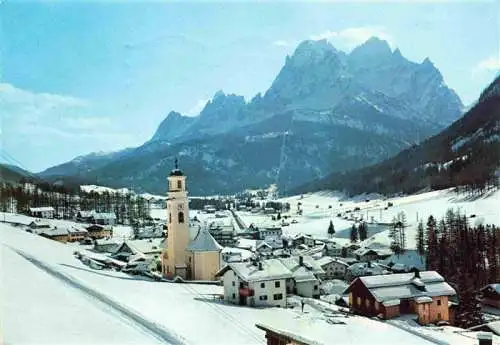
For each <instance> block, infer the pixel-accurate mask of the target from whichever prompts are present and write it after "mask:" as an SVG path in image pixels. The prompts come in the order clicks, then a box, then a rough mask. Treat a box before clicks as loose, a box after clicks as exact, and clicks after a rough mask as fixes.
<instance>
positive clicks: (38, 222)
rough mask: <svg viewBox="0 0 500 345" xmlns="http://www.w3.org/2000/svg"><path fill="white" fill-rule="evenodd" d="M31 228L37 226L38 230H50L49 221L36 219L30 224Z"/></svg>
mask: <svg viewBox="0 0 500 345" xmlns="http://www.w3.org/2000/svg"><path fill="white" fill-rule="evenodd" d="M29 226H31V227H33V226H35V227H37V228H49V227H50V223H49V222H48V221H46V220H42V219H35V220H34V221H32V222H31V223H29Z"/></svg>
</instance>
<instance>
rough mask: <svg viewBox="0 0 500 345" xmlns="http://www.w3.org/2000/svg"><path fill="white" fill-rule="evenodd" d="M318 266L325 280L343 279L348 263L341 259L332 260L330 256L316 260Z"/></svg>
mask: <svg viewBox="0 0 500 345" xmlns="http://www.w3.org/2000/svg"><path fill="white" fill-rule="evenodd" d="M316 262H317V263H318V265H320V266H321V268H322V269H323V271H325V276H324V278H325V279H328V280H330V279H344V278H345V276H346V272H347V268H349V265H350V264H349V263H347V262H346V261H345V260H342V258H332V257H330V256H323V257H322V258H319V259H317V260H316Z"/></svg>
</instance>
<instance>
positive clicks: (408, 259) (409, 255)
mask: <svg viewBox="0 0 500 345" xmlns="http://www.w3.org/2000/svg"><path fill="white" fill-rule="evenodd" d="M383 263H384V264H386V265H389V264H391V263H392V264H394V266H396V265H397V264H400V265H403V266H404V268H405V269H407V270H410V269H411V268H413V267H414V268H417V269H419V270H424V269H425V257H423V256H421V255H420V254H418V251H417V250H415V249H407V250H405V252H404V253H401V254H393V255H391V256H389V257H388V258H387V259H385V260H384V261H383ZM394 266H393V267H394ZM399 267H400V266H396V269H399Z"/></svg>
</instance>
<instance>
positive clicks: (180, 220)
mask: <svg viewBox="0 0 500 345" xmlns="http://www.w3.org/2000/svg"><path fill="white" fill-rule="evenodd" d="M179 223H184V212H179Z"/></svg>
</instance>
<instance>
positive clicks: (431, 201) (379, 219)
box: [238, 188, 500, 249]
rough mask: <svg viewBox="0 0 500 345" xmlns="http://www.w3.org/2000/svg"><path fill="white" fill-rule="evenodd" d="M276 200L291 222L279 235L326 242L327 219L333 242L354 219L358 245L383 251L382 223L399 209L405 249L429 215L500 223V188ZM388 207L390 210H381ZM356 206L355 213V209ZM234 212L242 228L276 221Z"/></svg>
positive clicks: (345, 234)
mask: <svg viewBox="0 0 500 345" xmlns="http://www.w3.org/2000/svg"><path fill="white" fill-rule="evenodd" d="M279 200H280V201H283V202H288V203H290V206H291V211H290V217H291V218H290V219H289V220H287V223H289V225H287V226H285V227H283V234H284V235H287V236H293V235H297V234H299V233H304V234H310V235H313V236H314V237H316V238H327V237H328V234H327V229H328V226H329V224H330V221H332V222H333V224H334V226H335V231H336V233H335V235H334V239H335V240H336V241H337V242H339V243H346V242H348V241H349V233H350V229H351V227H352V225H353V224H354V223H356V219H357V220H359V219H360V218H363V219H364V220H366V221H367V222H368V238H367V239H366V240H365V242H364V243H363V245H370V244H371V245H374V244H375V243H377V244H380V245H383V246H387V247H389V245H390V242H391V240H390V238H389V230H388V224H389V223H391V221H392V219H393V218H394V217H395V216H396V215H397V214H398V213H399V212H401V211H402V212H405V214H406V217H407V220H408V228H407V229H406V233H407V247H408V248H409V249H411V248H415V245H416V244H415V236H416V229H417V226H418V221H419V220H423V221H424V224H425V222H426V221H427V218H428V217H429V216H430V215H433V216H434V217H435V218H437V219H439V218H441V217H444V215H445V213H446V211H447V210H448V209H450V208H451V209H453V210H454V211H459V212H460V213H461V214H464V215H466V216H468V217H469V222H470V223H471V225H475V224H479V223H483V224H496V225H499V224H500V211H499V210H500V190H496V191H494V192H491V193H489V194H486V195H483V196H481V197H475V198H473V197H468V196H466V195H464V194H457V193H456V192H455V191H454V190H453V189H452V188H450V189H444V190H439V191H432V192H426V193H419V194H413V195H408V196H402V197H394V198H384V197H381V196H377V195H376V194H371V195H366V194H365V195H360V196H358V197H354V198H349V197H347V196H345V195H343V194H341V193H338V192H317V193H311V194H304V195H298V196H291V197H286V198H282V199H279ZM299 203H300V208H301V209H302V212H303V213H302V215H297V212H296V211H297V209H298V204H299ZM389 203H391V204H392V205H393V206H391V207H387V206H388V204H389ZM357 208H359V210H355V209H357ZM238 214H239V215H240V216H241V218H242V220H243V221H244V222H245V223H246V225H247V226H248V225H250V224H252V223H254V224H255V225H261V226H265V225H270V224H278V225H279V224H281V223H282V222H281V221H275V222H273V221H272V220H271V216H269V215H260V214H257V215H255V214H252V213H250V212H238ZM339 214H340V216H339ZM346 218H347V219H346ZM293 220H295V222H293Z"/></svg>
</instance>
